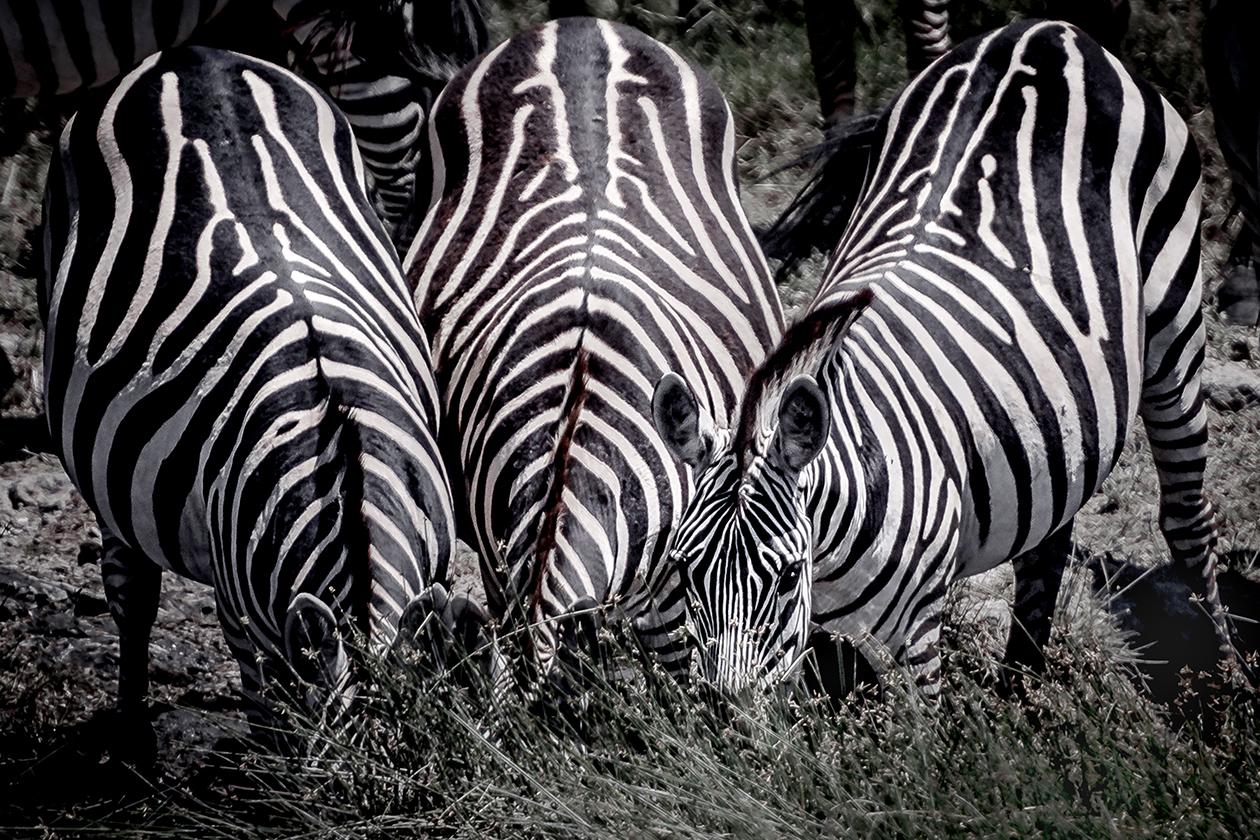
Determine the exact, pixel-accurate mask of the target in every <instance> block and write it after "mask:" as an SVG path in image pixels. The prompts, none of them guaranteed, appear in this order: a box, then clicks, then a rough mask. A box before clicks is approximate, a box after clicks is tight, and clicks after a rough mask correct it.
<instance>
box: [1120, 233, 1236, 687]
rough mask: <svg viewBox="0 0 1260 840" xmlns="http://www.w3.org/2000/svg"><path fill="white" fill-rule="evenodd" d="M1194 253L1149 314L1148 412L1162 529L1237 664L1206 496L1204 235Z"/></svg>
mask: <svg viewBox="0 0 1260 840" xmlns="http://www.w3.org/2000/svg"><path fill="white" fill-rule="evenodd" d="M1192 250H1193V253H1190V254H1187V256H1186V259H1185V260H1184V261H1183V264H1182V267H1181V269H1179V271H1178V273H1177V274H1176V275H1175V276H1174V277H1173V278H1172V282H1171V283H1170V284H1169V286H1168V288H1167V290H1166V291H1165V294H1164V297H1163V298H1162V299H1161V300H1160V301H1158V304H1157V305H1156V306H1154V308H1153V309H1152V308H1148V311H1147V316H1146V317H1147V328H1148V331H1149V337H1148V339H1147V358H1146V379H1145V382H1144V384H1143V387H1142V404H1141V409H1140V411H1141V415H1142V421H1143V423H1144V425H1145V426H1146V436H1147V438H1148V439H1149V440H1150V444H1151V455H1152V457H1153V458H1154V460H1155V469H1156V471H1157V472H1158V473H1159V528H1160V531H1162V532H1163V534H1164V539H1165V540H1166V541H1167V543H1168V548H1169V550H1170V551H1171V553H1172V557H1173V562H1174V563H1181V564H1183V565H1184V567H1185V568H1187V569H1191V570H1197V571H1198V572H1199V574H1200V575H1201V576H1202V581H1201V587H1202V589H1201V592H1202V596H1203V598H1204V599H1205V600H1206V602H1207V603H1206V609H1207V610H1208V611H1209V613H1210V614H1211V616H1212V620H1213V622H1214V623H1215V625H1216V634H1217V640H1218V642H1219V644H1220V657H1221V660H1222V661H1223V662H1225V663H1228V664H1229V665H1232V664H1233V663H1234V662H1235V657H1234V648H1233V643H1232V642H1231V641H1230V634H1229V626H1228V622H1227V620H1226V617H1225V612H1224V609H1223V608H1222V606H1221V599H1220V592H1219V590H1218V589H1217V583H1216V556H1215V552H1214V548H1215V546H1216V514H1215V512H1214V511H1213V510H1212V503H1211V502H1209V501H1208V499H1207V497H1206V496H1205V495H1204V494H1203V473H1204V470H1205V469H1206V467H1207V453H1208V429H1207V407H1206V405H1205V403H1204V400H1203V391H1202V387H1201V383H1200V372H1201V370H1202V367H1203V359H1204V348H1205V344H1206V340H1207V339H1206V334H1205V332H1204V328H1203V315H1202V312H1201V311H1200V307H1199V305H1198V302H1199V298H1200V296H1201V290H1202V282H1201V279H1200V277H1199V259H1198V244H1197V236H1196V241H1195V242H1194V244H1193V245H1192ZM1188 273H1190V275H1191V276H1186V275H1187V274H1188ZM1148 283H1149V281H1148ZM1191 300H1192V301H1193V305H1188V304H1189V303H1190V302H1191ZM1148 307H1150V304H1148Z"/></svg>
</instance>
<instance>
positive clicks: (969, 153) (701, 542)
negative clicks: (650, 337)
mask: <svg viewBox="0 0 1260 840" xmlns="http://www.w3.org/2000/svg"><path fill="white" fill-rule="evenodd" d="M874 148H875V149H876V150H877V153H876V155H875V157H874V160H873V162H872V164H871V166H870V168H869V170H868V172H867V175H866V182H865V187H864V188H863V190H862V192H861V195H860V197H859V199H858V202H857V207H856V209H855V211H854V213H853V215H852V218H851V219H850V222H849V225H848V227H847V229H846V230H845V232H844V234H843V237H842V238H841V239H840V241H839V242H838V243H836V245H835V248H834V250H833V252H832V255H831V258H830V260H829V263H828V266H827V269H826V274H825V277H824V279H823V282H822V286H821V288H820V290H819V292H818V294H817V297H816V298H815V300H814V302H813V304H812V305H811V307H810V309H809V311H808V312H807V313H806V315H805V316H804V318H803V320H802V321H801V323H800V324H798V325H796V326H794V327H793V328H792V329H791V330H789V332H788V334H787V336H786V338H785V339H784V341H783V342H782V343H781V344H780V345H779V347H778V348H777V349H776V350H775V351H774V352H773V353H772V355H771V357H770V359H769V360H768V361H767V363H766V364H764V365H763V366H762V367H761V368H759V370H758V371H757V372H756V373H755V374H754V376H753V378H752V380H751V383H750V387H749V389H748V391H747V392H746V393H745V394H744V398H743V404H742V407H741V414H740V418H741V419H740V423H739V425H738V427H737V434H736V436H735V439H734V441H733V442H732V444H731V446H730V447H728V448H726V449H724V450H722V451H721V452H719V453H718V455H717V456H716V457H715V458H713V459H712V462H711V463H710V465H709V466H708V468H707V470H706V471H705V472H704V473H702V475H701V477H700V479H699V486H698V489H697V495H696V498H695V500H694V501H693V503H692V505H691V507H690V508H689V509H688V512H687V513H686V514H685V515H684V519H683V522H682V523H680V525H679V527H678V530H677V531H676V538H675V543H674V559H675V562H676V563H677V564H678V566H679V568H680V570H681V571H682V573H683V576H684V579H686V580H689V581H691V582H692V586H691V588H690V590H689V604H690V607H691V613H692V615H693V621H694V623H695V624H696V626H697V632H698V633H699V640H698V641H699V643H700V644H701V645H702V646H703V650H704V652H705V656H704V657H703V658H702V664H703V665H704V666H705V667H704V670H705V671H706V673H708V674H709V676H711V677H713V678H715V679H717V680H718V681H719V682H720V683H722V684H724V685H732V686H735V685H742V684H745V683H748V682H754V681H767V680H772V679H776V678H778V677H779V676H781V675H783V674H784V673H787V672H789V671H790V670H791V669H792V667H793V666H794V664H795V662H796V660H797V657H798V656H799V655H800V653H801V651H802V647H803V645H804V644H805V639H806V637H807V636H808V634H809V633H810V632H811V629H812V628H813V627H822V628H825V629H827V630H829V631H832V632H835V633H839V634H842V635H846V636H850V637H853V638H854V639H856V640H857V641H858V642H860V643H862V644H864V645H866V646H867V647H868V649H869V648H882V649H885V650H887V651H888V652H889V653H891V655H892V656H893V657H894V659H895V660H896V661H898V662H901V663H903V664H907V665H909V666H911V667H912V668H913V669H914V670H915V671H916V672H917V673H918V675H919V676H920V677H921V678H922V679H923V680H924V681H925V682H926V683H927V684H928V685H932V686H934V685H935V684H936V678H937V674H938V669H939V664H940V656H939V650H938V647H937V641H938V637H939V629H940V614H941V607H942V605H943V603H944V595H945V591H946V588H947V587H948V585H949V584H950V582H951V581H953V580H955V579H957V578H958V577H960V576H965V575H972V574H976V573H979V572H982V571H985V570H986V569H990V568H992V567H993V566H995V565H997V564H1000V563H1003V562H1005V561H1008V560H1011V559H1012V558H1015V559H1016V563H1017V574H1018V573H1019V570H1020V564H1021V563H1022V562H1024V561H1029V560H1030V558H1031V559H1033V560H1035V559H1036V558H1037V556H1038V553H1039V552H1049V551H1051V548H1052V549H1053V551H1052V553H1053V554H1054V558H1053V562H1051V563H1045V562H1037V563H1031V565H1033V566H1035V567H1037V568H1044V567H1046V566H1049V567H1051V568H1050V572H1051V573H1052V580H1051V581H1050V584H1049V585H1048V586H1046V585H1042V584H1040V583H1038V584H1035V585H1034V588H1037V587H1040V589H1039V590H1038V591H1043V592H1044V590H1045V589H1046V588H1048V589H1049V592H1048V599H1049V600H1048V605H1049V609H1052V608H1053V603H1054V594H1055V592H1057V588H1058V577H1059V576H1061V574H1062V563H1063V559H1064V557H1063V555H1064V554H1065V553H1066V551H1067V550H1068V549H1069V548H1070V526H1071V522H1072V518H1073V516H1074V515H1075V514H1076V512H1077V511H1078V510H1079V509H1080V508H1081V506H1082V505H1083V504H1084V503H1085V501H1086V500H1087V499H1089V497H1090V496H1091V495H1092V494H1093V493H1094V492H1095V491H1096V490H1097V489H1098V488H1099V486H1100V485H1101V484H1102V481H1103V479H1104V478H1106V476H1107V474H1108V472H1109V471H1110V470H1111V468H1112V466H1113V465H1114V464H1115V463H1116V460H1117V458H1118V457H1119V455H1120V452H1121V450H1122V448H1123V446H1124V443H1125V440H1126V439H1127V438H1128V436H1129V434H1130V432H1131V431H1132V429H1133V425H1134V421H1135V420H1136V418H1137V416H1138V415H1139V414H1140V415H1141V417H1142V419H1143V420H1144V422H1145V425H1146V431H1147V435H1148V437H1149V439H1150V441H1151V446H1152V451H1153V454H1154V457H1155V462H1156V466H1157V467H1158V469H1159V474H1160V483H1161V514H1160V525H1161V528H1162V529H1163V531H1164V534H1165V536H1166V537H1167V539H1168V542H1169V545H1170V548H1171V550H1172V553H1173V556H1174V558H1176V559H1177V560H1178V561H1181V562H1184V563H1187V564H1189V565H1191V566H1193V567H1195V568H1201V569H1202V570H1203V571H1204V574H1205V576H1206V578H1207V579H1206V580H1205V582H1204V586H1205V590H1206V591H1207V594H1208V595H1209V597H1211V596H1212V595H1213V594H1214V574H1213V568H1214V565H1213V563H1212V558H1211V546H1212V544H1213V541H1214V538H1215V530H1214V524H1213V517H1212V510H1211V505H1209V504H1208V502H1207V501H1206V499H1205V498H1204V497H1203V492H1202V490H1203V483H1202V474H1203V468H1204V463H1205V458H1206V444H1207V429H1206V417H1205V412H1204V408H1203V401H1202V396H1201V393H1200V387H1199V369H1200V366H1201V363H1202V360H1203V353H1204V332H1203V323H1202V319H1201V315H1200V310H1199V303H1200V295H1201V291H1202V287H1201V280H1200V271H1199V245H1198V220H1199V185H1198V183H1199V182H1198V179H1199V160H1198V155H1197V152H1196V150H1195V148H1194V144H1193V143H1192V142H1191V140H1190V138H1189V136H1188V133H1187V129H1186V126H1185V123H1184V122H1183V121H1182V120H1181V119H1180V118H1179V117H1178V116H1177V115H1176V113H1174V112H1173V110H1172V108H1171V107H1170V106H1169V105H1168V104H1167V103H1166V102H1165V101H1164V100H1162V99H1161V98H1160V97H1159V95H1158V94H1156V93H1155V92H1154V91H1153V90H1151V89H1150V88H1149V87H1148V86H1146V85H1144V84H1143V83H1141V82H1139V81H1137V80H1136V79H1134V78H1133V77H1132V76H1130V75H1129V73H1128V72H1127V71H1126V70H1125V69H1124V68H1123V66H1122V65H1120V63H1119V62H1118V61H1117V60H1116V59H1115V58H1113V57H1112V56H1110V55H1109V54H1107V53H1106V52H1104V51H1103V50H1102V49H1100V48H1099V47H1098V46H1097V45H1096V44H1094V43H1093V42H1092V41H1090V40H1088V38H1086V37H1085V36H1083V35H1082V34H1081V33H1080V32H1079V31H1078V30H1076V29H1074V28H1072V27H1069V26H1066V25H1064V24H1060V23H1052V22H1051V23H1047V22H1033V23H1023V24H1017V25H1013V26H1009V27H1007V28H1005V29H1001V30H998V31H997V32H994V33H992V34H990V35H988V36H985V37H983V38H979V39H976V40H973V41H970V42H968V43H966V44H964V45H963V46H960V47H958V48H957V49H956V50H954V51H953V52H951V53H950V54H949V55H947V56H946V57H945V58H943V59H942V60H940V61H938V62H937V63H935V64H934V65H933V66H932V67H931V68H929V70H928V71H926V72H925V73H924V74H922V75H920V76H919V78H917V79H916V80H915V81H914V82H913V83H912V84H911V85H910V86H909V87H908V88H907V89H906V90H905V92H904V93H903V94H902V95H901V96H900V97H899V98H898V99H897V100H896V101H895V102H894V104H893V105H892V107H891V108H890V109H889V111H888V112H887V113H886V114H885V116H884V117H883V119H882V121H881V123H880V125H879V127H878V129H877V131H876V138H875V145H874ZM687 398H688V391H687V389H686V386H685V385H682V384H681V383H676V386H675V387H673V388H672V389H671V391H670V395H669V400H670V401H673V402H677V401H679V400H683V401H685V400H686V399H687ZM684 439H686V438H685V436H684ZM1043 559H1045V558H1043ZM1048 629H1049V628H1048V624H1047V625H1046V627H1045V633H1046V635H1048ZM1040 641H1041V642H1044V636H1043V637H1042V638H1041V639H1040Z"/></svg>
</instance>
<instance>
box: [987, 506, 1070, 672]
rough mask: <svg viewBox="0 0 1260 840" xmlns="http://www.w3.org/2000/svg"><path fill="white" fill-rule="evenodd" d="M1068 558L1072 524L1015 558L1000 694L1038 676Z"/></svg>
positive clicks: (1044, 661)
mask: <svg viewBox="0 0 1260 840" xmlns="http://www.w3.org/2000/svg"><path fill="white" fill-rule="evenodd" d="M1071 556H1072V522H1070V521H1069V522H1068V523H1067V524H1066V525H1064V526H1063V527H1061V528H1059V530H1057V531H1055V532H1054V533H1053V534H1051V535H1050V536H1048V537H1046V538H1045V539H1044V540H1042V541H1041V544H1040V545H1038V546H1037V547H1036V548H1034V549H1032V550H1031V551H1026V552H1024V553H1023V554H1021V555H1019V556H1018V557H1016V558H1015V559H1014V560H1013V561H1012V564H1013V565H1014V567H1015V603H1014V604H1013V605H1012V607H1011V631H1010V636H1009V637H1008V639H1007V642H1006V655H1005V656H1003V657H1002V678H1001V682H1000V683H999V684H1000V686H1001V689H1002V691H1003V693H1006V694H1009V693H1011V692H1021V691H1022V690H1023V688H1024V683H1023V680H1024V677H1026V676H1029V675H1037V674H1040V673H1042V671H1044V670H1045V667H1046V658H1045V647H1046V644H1047V643H1048V642H1049V641H1050V629H1051V627H1052V626H1053V624H1054V607H1055V603H1056V602H1057V601H1058V598H1059V588H1060V586H1061V585H1062V583H1063V570H1064V569H1065V568H1066V567H1067V564H1068V560H1069V559H1070V558H1071Z"/></svg>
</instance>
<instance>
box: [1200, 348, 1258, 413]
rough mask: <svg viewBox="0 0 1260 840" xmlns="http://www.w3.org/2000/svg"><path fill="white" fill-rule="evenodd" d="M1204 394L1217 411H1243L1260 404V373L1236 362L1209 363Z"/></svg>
mask: <svg viewBox="0 0 1260 840" xmlns="http://www.w3.org/2000/svg"><path fill="white" fill-rule="evenodd" d="M1203 394H1204V396H1205V397H1207V401H1208V402H1209V403H1210V404H1211V405H1212V406H1213V407H1214V408H1215V409H1216V410H1217V411H1241V410H1243V409H1245V408H1249V407H1251V406H1253V405H1255V404H1256V403H1258V402H1260V373H1257V372H1256V371H1254V370H1252V369H1251V368H1249V367H1246V366H1245V365H1241V364H1238V363H1236V362H1217V361H1211V360H1209V361H1207V362H1205V363H1204V365H1203Z"/></svg>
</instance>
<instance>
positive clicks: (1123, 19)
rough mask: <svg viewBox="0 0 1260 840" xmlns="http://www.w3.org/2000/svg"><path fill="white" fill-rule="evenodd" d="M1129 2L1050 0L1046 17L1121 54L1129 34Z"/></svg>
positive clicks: (1121, 0) (1122, 0) (1123, 0)
mask: <svg viewBox="0 0 1260 840" xmlns="http://www.w3.org/2000/svg"><path fill="white" fill-rule="evenodd" d="M1131 13H1132V9H1131V8H1130V7H1129V0H1050V2H1048V3H1047V4H1046V17H1051V18H1059V19H1060V20H1066V21H1067V22H1068V23H1070V24H1072V25H1074V26H1077V27H1080V28H1081V29H1082V30H1084V31H1085V33H1086V34H1087V35H1089V37H1091V38H1093V39H1094V40H1095V41H1097V42H1098V43H1100V44H1102V45H1103V46H1104V47H1106V48H1107V49H1108V50H1110V51H1111V52H1113V53H1114V52H1117V51H1118V50H1119V49H1120V45H1121V43H1123V42H1124V36H1125V35H1126V34H1128V31H1129V16H1130V14H1131Z"/></svg>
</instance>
